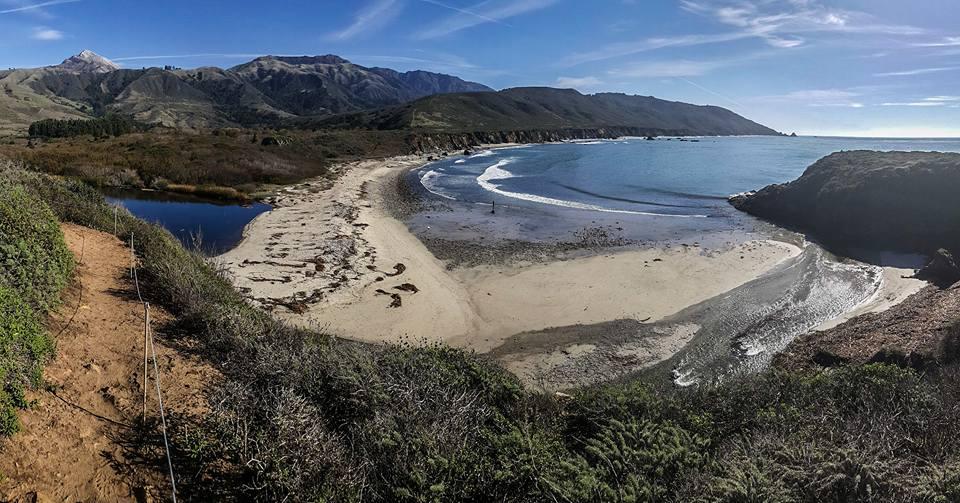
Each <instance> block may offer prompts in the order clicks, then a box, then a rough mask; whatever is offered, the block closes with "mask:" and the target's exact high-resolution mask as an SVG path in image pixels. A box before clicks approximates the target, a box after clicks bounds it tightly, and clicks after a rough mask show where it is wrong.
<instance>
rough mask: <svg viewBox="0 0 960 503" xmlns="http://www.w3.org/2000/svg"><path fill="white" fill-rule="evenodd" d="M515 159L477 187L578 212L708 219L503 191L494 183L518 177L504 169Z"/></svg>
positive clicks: (501, 163)
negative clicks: (605, 206) (613, 207)
mask: <svg viewBox="0 0 960 503" xmlns="http://www.w3.org/2000/svg"><path fill="white" fill-rule="evenodd" d="M514 160H515V159H514V158H506V159H501V160H500V161H498V162H497V163H496V164H494V165H492V166H490V167H488V168H487V169H486V170H484V172H483V173H482V174H481V175H480V176H478V177H477V185H479V186H480V187H482V188H483V189H484V190H487V191H489V192H493V193H494V194H499V195H501V196H504V197H510V198H513V199H520V200H522V201H530V202H534V203H540V204H549V205H552V206H562V207H564V208H574V209H578V210H589V211H600V212H603V213H623V214H628V215H649V216H656V217H678V218H706V217H707V215H676V214H665V213H652V212H645V211H630V210H617V209H612V208H604V207H603V206H597V205H595V204H587V203H578V202H575V201H565V200H563V199H556V198H553V197H546V196H538V195H536V194H527V193H523V192H510V191H507V190H503V189H501V188H500V187H499V186H498V185H497V184H494V183H492V182H494V181H496V180H507V179H510V178H514V177H516V175H514V174H513V173H511V172H509V171H507V170H505V169H503V167H504V166H507V165H509V164H511V163H512V162H513V161H514Z"/></svg>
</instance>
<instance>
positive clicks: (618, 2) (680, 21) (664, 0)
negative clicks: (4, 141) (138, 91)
mask: <svg viewBox="0 0 960 503" xmlns="http://www.w3.org/2000/svg"><path fill="white" fill-rule="evenodd" d="M81 49H90V50H93V51H95V52H97V53H100V54H102V55H104V56H106V57H108V58H111V59H113V60H114V61H117V62H118V63H120V64H122V65H124V66H126V67H130V68H139V67H141V66H154V65H156V66H159V65H164V64H173V65H177V66H182V67H197V66H204V65H216V66H223V67H227V66H232V65H235V64H238V63H241V62H243V61H246V60H249V59H252V58H253V57H254V56H256V55H261V54H296V55H301V54H311V55H313V54H327V53H332V54H338V55H341V56H344V57H346V58H348V59H350V60H352V61H354V62H355V63H358V64H362V65H366V66H386V67H391V68H395V69H398V70H410V69H425V70H432V71H439V72H445V73H451V74H455V75H458V76H461V77H463V78H467V79H470V80H475V81H478V82H482V83H485V84H487V85H490V86H491V87H495V88H504V87H513V86H526V85H549V86H556V87H574V88H577V89H579V90H580V91H582V92H584V93H594V92H601V91H618V92H626V93H630V94H643V95H653V96H657V97H660V98H665V99H672V100H680V101H687V102H691V103H700V104H706V103H709V104H716V105H721V106H724V107H728V108H730V109H732V110H734V111H736V112H738V113H741V114H743V115H745V116H747V117H749V118H751V119H754V120H757V121H759V122H762V123H764V124H766V125H769V126H771V127H773V128H775V129H778V130H782V131H787V132H790V131H798V132H800V133H803V134H832V135H866V136H957V137H960V86H958V83H960V1H958V0H912V1H908V0H486V1H479V2H478V1H477V0H353V1H334V0H319V1H282V0H278V1H274V2H262V1H248V0H232V1H229V2H227V1H208V0H194V1H190V2H185V1H180V0H165V1H162V2H160V1H133V0H124V1H121V0H47V1H43V0H0V67H4V68H5V67H32V66H41V65H47V64H54V63H58V62H60V61H61V60H63V59H64V58H65V57H67V56H69V55H70V54H75V53H77V52H79V51H80V50H81Z"/></svg>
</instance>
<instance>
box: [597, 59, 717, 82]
mask: <svg viewBox="0 0 960 503" xmlns="http://www.w3.org/2000/svg"><path fill="white" fill-rule="evenodd" d="M729 64H730V63H729V62H727V61H691V60H685V59H682V60H673V61H644V62H640V63H633V64H630V65H626V66H623V67H620V68H615V69H613V70H610V75H614V76H617V77H628V78H665V77H699V76H701V75H704V74H707V73H710V72H712V71H714V70H716V69H718V68H722V67H725V66H728V65H729Z"/></svg>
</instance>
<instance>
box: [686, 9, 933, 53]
mask: <svg viewBox="0 0 960 503" xmlns="http://www.w3.org/2000/svg"><path fill="white" fill-rule="evenodd" d="M680 6H681V8H683V9H684V10H686V11H688V12H691V13H695V14H699V15H704V16H708V17H711V18H713V19H714V20H716V21H717V22H719V23H721V24H725V25H728V26H733V27H736V28H738V29H740V30H743V31H745V32H747V33H751V34H753V35H754V36H756V37H758V38H761V39H764V40H765V41H766V42H767V43H768V44H770V45H772V46H774V47H796V46H798V45H802V44H803V43H805V42H806V40H805V39H804V38H803V37H801V36H800V35H803V34H809V33H818V32H836V33H844V34H852V33H861V34H877V35H920V34H923V33H925V30H924V29H922V28H918V27H915V26H909V25H897V24H884V23H880V22H877V21H876V19H874V17H873V16H871V15H869V14H866V13H864V12H859V11H851V10H845V9H837V8H833V7H828V6H826V5H824V4H822V3H821V2H819V1H816V0H760V1H742V0H681V2H680Z"/></svg>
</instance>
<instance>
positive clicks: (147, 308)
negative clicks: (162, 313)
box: [142, 302, 150, 423]
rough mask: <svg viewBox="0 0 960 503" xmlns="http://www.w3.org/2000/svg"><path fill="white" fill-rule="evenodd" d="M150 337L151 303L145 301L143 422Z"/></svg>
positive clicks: (145, 420) (145, 412)
mask: <svg viewBox="0 0 960 503" xmlns="http://www.w3.org/2000/svg"><path fill="white" fill-rule="evenodd" d="M149 338H150V303H149V302H144V303H143V415H142V422H143V423H146V422H147V344H149Z"/></svg>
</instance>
